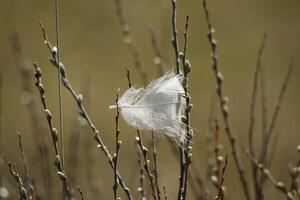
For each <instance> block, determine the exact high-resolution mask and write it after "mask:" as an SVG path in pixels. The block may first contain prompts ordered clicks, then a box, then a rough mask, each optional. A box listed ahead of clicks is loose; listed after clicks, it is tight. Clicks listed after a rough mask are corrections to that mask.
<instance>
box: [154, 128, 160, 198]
mask: <svg viewBox="0 0 300 200" xmlns="http://www.w3.org/2000/svg"><path fill="white" fill-rule="evenodd" d="M152 148H153V149H152V151H153V162H154V170H153V174H154V178H155V185H156V195H157V198H158V200H161V196H160V193H161V192H160V189H159V180H158V165H157V149H156V137H155V134H154V133H152Z"/></svg>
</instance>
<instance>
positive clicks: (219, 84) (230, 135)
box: [203, 0, 251, 200]
mask: <svg viewBox="0 0 300 200" xmlns="http://www.w3.org/2000/svg"><path fill="white" fill-rule="evenodd" d="M203 8H204V13H205V17H206V23H207V27H208V35H207V37H208V41H209V44H210V48H211V55H212V58H211V59H212V70H213V72H214V76H215V79H216V83H217V95H218V99H219V103H220V108H221V112H222V116H223V120H224V124H225V132H226V134H227V136H228V139H229V142H230V146H231V150H232V155H233V159H234V162H235V165H236V167H237V171H238V174H239V178H240V181H241V185H242V188H243V191H244V194H245V198H246V199H247V200H250V199H251V197H250V191H249V186H248V181H247V179H246V176H245V171H244V166H243V163H242V160H241V158H240V152H239V150H238V146H237V143H236V137H235V135H233V133H232V132H231V128H230V125H229V108H228V105H227V98H226V97H225V96H224V94H223V75H222V73H221V72H220V70H219V65H218V59H217V42H216V39H215V38H214V36H213V33H214V29H213V27H212V24H211V21H210V15H209V11H208V8H207V3H206V0H203Z"/></svg>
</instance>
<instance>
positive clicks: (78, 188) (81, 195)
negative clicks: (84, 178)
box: [77, 186, 85, 200]
mask: <svg viewBox="0 0 300 200" xmlns="http://www.w3.org/2000/svg"><path fill="white" fill-rule="evenodd" d="M77 190H78V192H79V194H80V197H81V200H85V198H84V195H83V192H82V191H81V189H80V187H79V186H78V187H77Z"/></svg>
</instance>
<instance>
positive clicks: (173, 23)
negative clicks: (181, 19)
mask: <svg viewBox="0 0 300 200" xmlns="http://www.w3.org/2000/svg"><path fill="white" fill-rule="evenodd" d="M172 11H173V12H172V29H173V38H172V44H173V47H174V50H175V60H176V73H177V74H179V73H180V66H179V47H178V39H177V26H176V0H172Z"/></svg>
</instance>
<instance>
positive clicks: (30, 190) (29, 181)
mask: <svg viewBox="0 0 300 200" xmlns="http://www.w3.org/2000/svg"><path fill="white" fill-rule="evenodd" d="M17 135H18V141H19V147H20V151H21V160H22V165H23V168H24V172H25V185H26V189H27V191H28V198H29V199H33V195H34V190H35V188H34V185H33V178H32V177H31V176H30V175H29V166H28V162H27V159H26V156H25V151H24V145H23V140H22V136H21V133H20V132H17Z"/></svg>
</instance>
